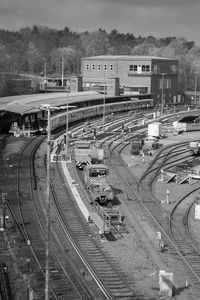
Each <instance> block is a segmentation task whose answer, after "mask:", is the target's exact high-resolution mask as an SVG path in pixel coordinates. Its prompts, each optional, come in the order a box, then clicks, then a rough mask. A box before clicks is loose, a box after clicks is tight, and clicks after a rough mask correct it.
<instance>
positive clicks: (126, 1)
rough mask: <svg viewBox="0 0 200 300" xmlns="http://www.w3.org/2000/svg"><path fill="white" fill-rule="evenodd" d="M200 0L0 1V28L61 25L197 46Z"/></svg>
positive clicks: (78, 30) (80, 29) (53, 26)
mask: <svg viewBox="0 0 200 300" xmlns="http://www.w3.org/2000/svg"><path fill="white" fill-rule="evenodd" d="M199 16H200V0H0V28H1V29H9V30H18V29H20V28H22V27H25V26H32V25H34V24H37V25H45V26H49V27H51V28H55V29H63V28H64V27H65V26H67V27H69V28H70V30H72V31H77V32H82V31H85V30H88V31H90V32H91V31H93V30H96V29H99V28H102V29H105V30H106V31H107V32H108V33H109V32H110V31H111V30H112V29H117V30H118V31H119V32H123V33H128V32H129V33H133V34H134V35H135V36H136V37H137V36H139V35H142V36H148V35H153V36H155V37H166V36H176V37H186V39H187V40H188V41H191V40H193V41H194V42H195V43H196V44H198V45H200V17H199Z"/></svg>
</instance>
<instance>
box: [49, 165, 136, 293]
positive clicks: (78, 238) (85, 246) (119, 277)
mask: <svg viewBox="0 0 200 300" xmlns="http://www.w3.org/2000/svg"><path fill="white" fill-rule="evenodd" d="M57 176H58V181H61V180H63V174H62V173H61V172H60V169H59V168H57ZM55 179H56V178H55V176H54V179H53V180H55ZM56 182H57V180H56ZM64 182H65V181H64ZM64 182H63V183H64ZM62 187H63V189H64V193H65V194H66V195H67V197H66V198H65V200H64V201H62V202H61V201H60V198H61V197H60V196H59V193H60V192H61V189H60V187H59V188H58V187H57V185H56V183H55V184H54V191H55V195H54V203H55V206H56V209H57V213H58V218H59V219H61V220H62V226H63V227H64V230H65V232H66V234H67V235H69V236H70V240H71V242H72V243H73V245H74V247H75V250H76V252H77V253H78V254H79V256H80V257H81V259H82V261H83V263H84V266H85V267H84V268H85V269H86V270H87V272H89V274H91V276H92V277H93V278H94V280H95V281H96V283H97V285H98V286H99V288H100V289H101V290H102V292H103V294H104V297H105V298H106V299H134V293H133V291H132V290H131V288H130V286H129V283H128V282H126V280H125V278H126V276H125V274H123V273H122V272H121V271H120V269H119V267H118V263H117V262H114V261H113V259H112V258H111V257H110V255H109V254H108V253H105V252H104V251H103V248H102V245H101V240H100V239H99V235H98V233H97V235H96V236H95V235H94V231H93V230H91V229H90V228H89V226H88V222H87V221H86V220H85V219H84V218H83V216H82V215H81V213H80V210H79V208H78V207H77V206H76V204H75V202H74V199H73V198H72V197H71V195H70V194H69V192H68V189H67V188H66V182H65V184H62ZM58 199H59V201H58Z"/></svg>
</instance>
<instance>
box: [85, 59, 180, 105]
mask: <svg viewBox="0 0 200 300" xmlns="http://www.w3.org/2000/svg"><path fill="white" fill-rule="evenodd" d="M81 75H82V77H83V89H95V88H98V89H102V90H106V89H107V82H108V79H110V78H113V79H114V78H115V80H117V78H118V80H119V89H118V91H117V86H118V84H117V81H116V83H115V81H114V83H115V87H114V89H115V93H119V92H120V93H122V92H123V93H124V94H129V95H133V96H136V95H139V94H153V98H154V100H155V105H160V104H162V105H171V104H177V103H180V102H181V98H180V97H178V93H177V84H178V60H177V59H173V58H164V57H153V56H133V55H100V56H91V57H84V58H82V59H81ZM112 83H113V82H112ZM114 89H113V90H114Z"/></svg>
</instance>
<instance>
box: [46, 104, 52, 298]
mask: <svg viewBox="0 0 200 300" xmlns="http://www.w3.org/2000/svg"><path fill="white" fill-rule="evenodd" d="M47 113H48V124H47V126H48V131H47V190H46V192H47V207H46V272H45V300H49V294H50V293H49V286H50V284H49V277H50V237H51V234H50V232H51V228H50V226H51V222H50V218H51V215H50V207H51V202H50V160H51V108H50V107H47Z"/></svg>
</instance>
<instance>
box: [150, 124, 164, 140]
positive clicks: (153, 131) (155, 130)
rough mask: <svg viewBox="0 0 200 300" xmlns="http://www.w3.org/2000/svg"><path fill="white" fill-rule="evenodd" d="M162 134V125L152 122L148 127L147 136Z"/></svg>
mask: <svg viewBox="0 0 200 300" xmlns="http://www.w3.org/2000/svg"><path fill="white" fill-rule="evenodd" d="M161 134H162V123H160V122H154V123H151V124H149V125H148V136H156V137H157V136H160V135H161Z"/></svg>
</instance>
